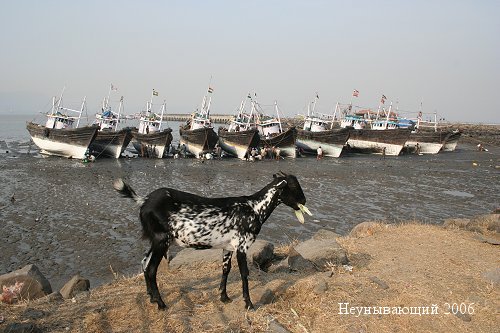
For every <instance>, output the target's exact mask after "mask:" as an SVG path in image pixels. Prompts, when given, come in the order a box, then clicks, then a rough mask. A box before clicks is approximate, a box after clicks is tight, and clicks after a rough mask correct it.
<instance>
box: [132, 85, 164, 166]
mask: <svg viewBox="0 0 500 333" xmlns="http://www.w3.org/2000/svg"><path fill="white" fill-rule="evenodd" d="M157 95H158V92H156V91H155V90H153V92H152V94H151V100H150V101H148V102H146V109H145V110H144V111H142V112H141V113H140V115H139V128H133V129H132V137H133V139H132V145H133V146H134V148H135V150H137V152H138V153H139V156H141V157H156V158H163V157H165V156H166V155H167V153H168V148H169V147H170V144H171V143H172V129H171V128H170V127H166V128H163V115H164V114H165V110H166V106H165V105H166V101H165V100H164V101H163V104H162V106H161V109H160V112H159V113H155V112H153V110H152V108H153V96H157Z"/></svg>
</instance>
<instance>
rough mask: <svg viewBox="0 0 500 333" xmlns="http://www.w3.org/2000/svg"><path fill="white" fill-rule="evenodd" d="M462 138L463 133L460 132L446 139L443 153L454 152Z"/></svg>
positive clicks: (453, 133) (452, 133)
mask: <svg viewBox="0 0 500 333" xmlns="http://www.w3.org/2000/svg"><path fill="white" fill-rule="evenodd" d="M461 136H462V133H461V132H460V131H459V130H454V131H452V132H451V133H450V135H449V136H448V137H447V138H446V141H445V143H444V145H443V151H454V150H455V149H456V148H457V144H458V140H460V137H461Z"/></svg>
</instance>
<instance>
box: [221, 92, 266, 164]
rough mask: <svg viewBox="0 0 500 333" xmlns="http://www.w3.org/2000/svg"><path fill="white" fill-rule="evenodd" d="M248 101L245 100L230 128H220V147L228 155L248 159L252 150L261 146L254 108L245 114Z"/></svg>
mask: <svg viewBox="0 0 500 333" xmlns="http://www.w3.org/2000/svg"><path fill="white" fill-rule="evenodd" d="M246 102H247V99H244V100H243V101H242V102H241V104H240V107H239V109H238V112H237V114H236V116H235V117H233V119H231V121H230V123H229V127H227V128H226V127H219V131H218V134H219V145H220V147H221V148H222V149H223V150H224V151H225V152H227V153H228V154H230V155H232V156H235V157H238V158H239V159H242V160H244V159H246V158H247V157H248V152H249V151H250V150H251V149H252V148H257V147H258V146H259V142H260V137H259V131H258V130H257V128H256V126H255V117H254V114H253V112H252V111H253V108H252V109H251V111H250V112H245V106H246Z"/></svg>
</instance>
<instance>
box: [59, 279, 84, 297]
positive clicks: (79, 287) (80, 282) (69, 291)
mask: <svg viewBox="0 0 500 333" xmlns="http://www.w3.org/2000/svg"><path fill="white" fill-rule="evenodd" d="M89 289H90V281H89V280H87V279H84V278H82V277H81V276H80V274H76V275H75V276H73V277H72V278H71V280H69V281H68V282H66V284H65V285H64V286H63V287H62V288H61V290H60V291H59V292H60V293H61V295H62V297H63V298H65V299H69V298H73V297H75V296H76V295H77V294H78V293H81V292H83V291H88V290H89Z"/></svg>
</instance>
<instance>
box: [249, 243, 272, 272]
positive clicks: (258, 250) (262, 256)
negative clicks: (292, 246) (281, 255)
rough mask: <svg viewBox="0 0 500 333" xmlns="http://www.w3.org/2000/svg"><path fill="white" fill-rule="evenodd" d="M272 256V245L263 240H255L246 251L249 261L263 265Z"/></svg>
mask: <svg viewBox="0 0 500 333" xmlns="http://www.w3.org/2000/svg"><path fill="white" fill-rule="evenodd" d="M273 258H274V245H273V244H272V243H270V242H268V241H265V240H260V239H258V240H256V241H255V243H253V244H252V246H250V248H249V249H248V252H247V260H248V262H249V263H251V264H254V265H256V266H258V267H265V266H266V265H267V264H268V263H269V262H270V261H271V260H273Z"/></svg>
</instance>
